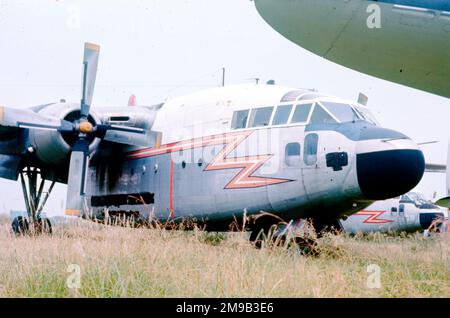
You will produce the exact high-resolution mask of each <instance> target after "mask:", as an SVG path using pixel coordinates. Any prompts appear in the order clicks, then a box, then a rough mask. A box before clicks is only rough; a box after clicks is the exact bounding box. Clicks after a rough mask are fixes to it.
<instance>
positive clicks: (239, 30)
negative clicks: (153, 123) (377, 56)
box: [0, 0, 450, 215]
mask: <svg viewBox="0 0 450 318" xmlns="http://www.w3.org/2000/svg"><path fill="white" fill-rule="evenodd" d="M84 42H94V43H98V44H100V45H101V53H100V62H99V69H98V75H97V82H96V88H95V93H94V99H93V107H94V108H95V107H105V106H108V107H110V106H116V107H125V106H126V103H127V101H128V98H129V96H130V95H131V94H135V95H136V96H137V100H138V103H139V104H143V105H151V104H156V103H159V102H162V101H165V100H167V99H170V98H173V97H177V96H181V95H183V94H187V93H192V92H195V91H198V90H202V89H207V88H211V87H215V86H219V85H220V82H221V68H222V67H225V68H226V84H227V85H232V84H243V83H252V82H254V78H260V79H261V82H266V81H268V80H270V79H273V80H275V81H276V83H277V84H280V85H284V86H289V87H294V88H314V89H317V90H318V91H319V92H321V93H326V94H331V95H335V96H339V97H342V98H347V99H351V100H356V99H357V97H358V94H359V92H363V93H364V94H366V95H368V96H369V106H370V107H371V109H372V111H373V112H374V114H375V116H376V117H377V119H378V120H379V121H380V122H381V124H382V125H383V126H384V127H387V128H391V129H395V130H398V131H401V132H403V133H405V134H406V135H408V136H409V137H411V138H412V139H413V140H415V141H416V142H427V141H439V143H436V144H430V145H424V146H422V150H423V151H424V153H425V157H426V160H427V162H432V163H445V161H446V155H447V145H448V140H449V137H450V132H449V128H448V127H449V126H448V118H450V99H447V98H444V97H439V96H436V95H432V94H429V93H425V92H421V91H419V90H415V89H411V88H408V87H405V86H401V85H397V84H394V83H390V82H387V81H384V80H380V79H377V78H374V77H370V76H367V75H364V74H362V73H359V72H356V71H352V70H350V69H347V68H345V67H342V66H340V65H337V64H334V63H332V62H330V61H327V60H325V59H323V58H320V57H318V56H316V55H314V54H312V53H310V52H308V51H306V50H304V49H302V48H301V47H299V46H297V45H296V44H294V43H292V42H290V41H289V40H287V39H285V38H283V37H282V36H281V35H280V34H278V33H277V32H276V31H274V30H273V29H272V28H271V27H270V26H269V25H268V24H266V23H265V22H264V20H263V19H262V18H261V17H260V16H259V14H258V13H257V11H256V8H255V6H254V3H253V2H252V1H249V0H226V1H224V0H171V1H164V0H147V1H143V0H91V1H74V0H72V1H69V0H67V1H64V0H59V1H57V0H33V1H31V0H0V104H1V105H4V106H9V107H29V106H34V105H39V104H45V103H49V102H56V101H58V100H60V99H66V100H67V101H72V102H78V101H79V99H80V94H81V70H82V69H81V63H82V57H83V45H84ZM367 62H368V63H370V61H367ZM416 190H418V191H421V192H423V193H424V194H425V195H427V196H428V197H432V196H433V194H434V192H436V196H437V197H442V196H444V195H445V176H444V175H441V174H426V175H425V176H424V178H423V180H422V182H421V183H420V184H419V186H418V187H417V189H416ZM6 198H7V199H6ZM63 200H65V186H64V185H57V186H56V189H55V190H54V193H53V195H52V197H51V198H50V200H49V202H48V205H47V208H46V211H47V213H48V214H50V215H53V214H61V213H62V211H63V204H64V203H63ZM10 209H14V210H17V209H19V210H23V209H24V204H23V199H22V190H21V187H20V183H19V182H13V181H6V180H0V211H6V212H9V210H10Z"/></svg>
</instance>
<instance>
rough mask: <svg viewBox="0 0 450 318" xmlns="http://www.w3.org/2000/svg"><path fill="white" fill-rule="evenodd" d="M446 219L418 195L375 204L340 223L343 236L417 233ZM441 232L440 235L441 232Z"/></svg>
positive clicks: (414, 193)
mask: <svg viewBox="0 0 450 318" xmlns="http://www.w3.org/2000/svg"><path fill="white" fill-rule="evenodd" d="M438 218H440V219H442V220H444V219H446V218H447V219H448V216H447V211H446V210H444V209H443V208H440V207H439V206H437V205H436V204H434V203H432V202H431V201H429V200H427V199H426V198H425V197H424V196H423V195H422V194H421V193H418V192H409V193H407V194H404V195H401V196H398V197H396V198H392V199H388V200H383V201H377V202H375V203H373V204H372V205H370V206H369V207H367V208H366V209H364V210H362V211H359V212H357V213H355V214H353V215H351V216H349V217H348V218H347V219H345V220H344V219H342V220H341V221H340V223H341V226H342V230H343V231H344V232H346V233H350V234H357V233H372V232H417V231H423V230H426V229H428V228H429V227H430V225H431V223H432V222H433V220H436V219H438ZM443 232H444V231H443Z"/></svg>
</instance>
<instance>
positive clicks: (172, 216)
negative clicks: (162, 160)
mask: <svg viewBox="0 0 450 318" xmlns="http://www.w3.org/2000/svg"><path fill="white" fill-rule="evenodd" d="M169 183H170V185H169V188H170V189H169V210H170V217H171V218H172V219H173V218H174V217H175V212H174V210H173V160H172V159H170V181H169Z"/></svg>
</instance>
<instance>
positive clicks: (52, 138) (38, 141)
mask: <svg viewBox="0 0 450 318" xmlns="http://www.w3.org/2000/svg"><path fill="white" fill-rule="evenodd" d="M38 112H39V113H40V114H42V115H46V116H51V117H55V118H60V119H65V120H67V121H70V122H74V121H75V120H76V119H78V118H79V114H80V105H79V104H69V103H57V104H51V105H49V106H46V107H44V108H42V109H40V110H39V111H38ZM88 120H89V121H90V122H91V124H92V125H93V126H95V125H97V124H100V123H101V121H100V120H99V118H98V117H97V115H95V113H94V112H93V111H92V110H91V112H90V115H89V118H88ZM75 134H76V133H75ZM75 136H76V135H74V134H73V133H61V132H59V131H48V130H37V129H30V143H31V145H32V147H33V148H34V150H35V152H36V155H37V157H38V158H39V159H40V160H42V161H43V162H45V163H47V164H60V163H62V162H64V161H65V160H67V159H68V158H69V155H70V152H71V147H72V146H73V144H74V143H75V140H76V138H75ZM88 140H89V152H90V153H92V152H94V151H95V149H96V148H97V147H98V145H99V144H100V139H99V138H95V137H91V138H90V139H88Z"/></svg>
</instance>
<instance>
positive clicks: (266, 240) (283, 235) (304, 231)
mask: <svg viewBox="0 0 450 318" xmlns="http://www.w3.org/2000/svg"><path fill="white" fill-rule="evenodd" d="M280 221H281V220H279V219H278V220H277V219H275V218H274V216H272V215H270V214H267V215H264V214H263V215H257V216H256V217H254V218H253V220H251V222H250V231H251V234H250V242H252V243H254V244H255V246H256V247H257V248H262V247H263V246H264V247H271V246H283V247H293V248H295V249H297V250H298V252H299V253H300V254H302V255H308V256H318V255H319V254H320V248H319V244H318V240H317V239H318V238H320V237H321V236H322V235H323V234H324V233H327V232H331V233H338V232H339V231H340V230H341V227H340V223H339V222H338V221H328V222H324V221H321V222H319V221H318V220H306V219H298V220H292V221H290V222H289V223H286V222H283V221H281V222H280Z"/></svg>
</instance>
